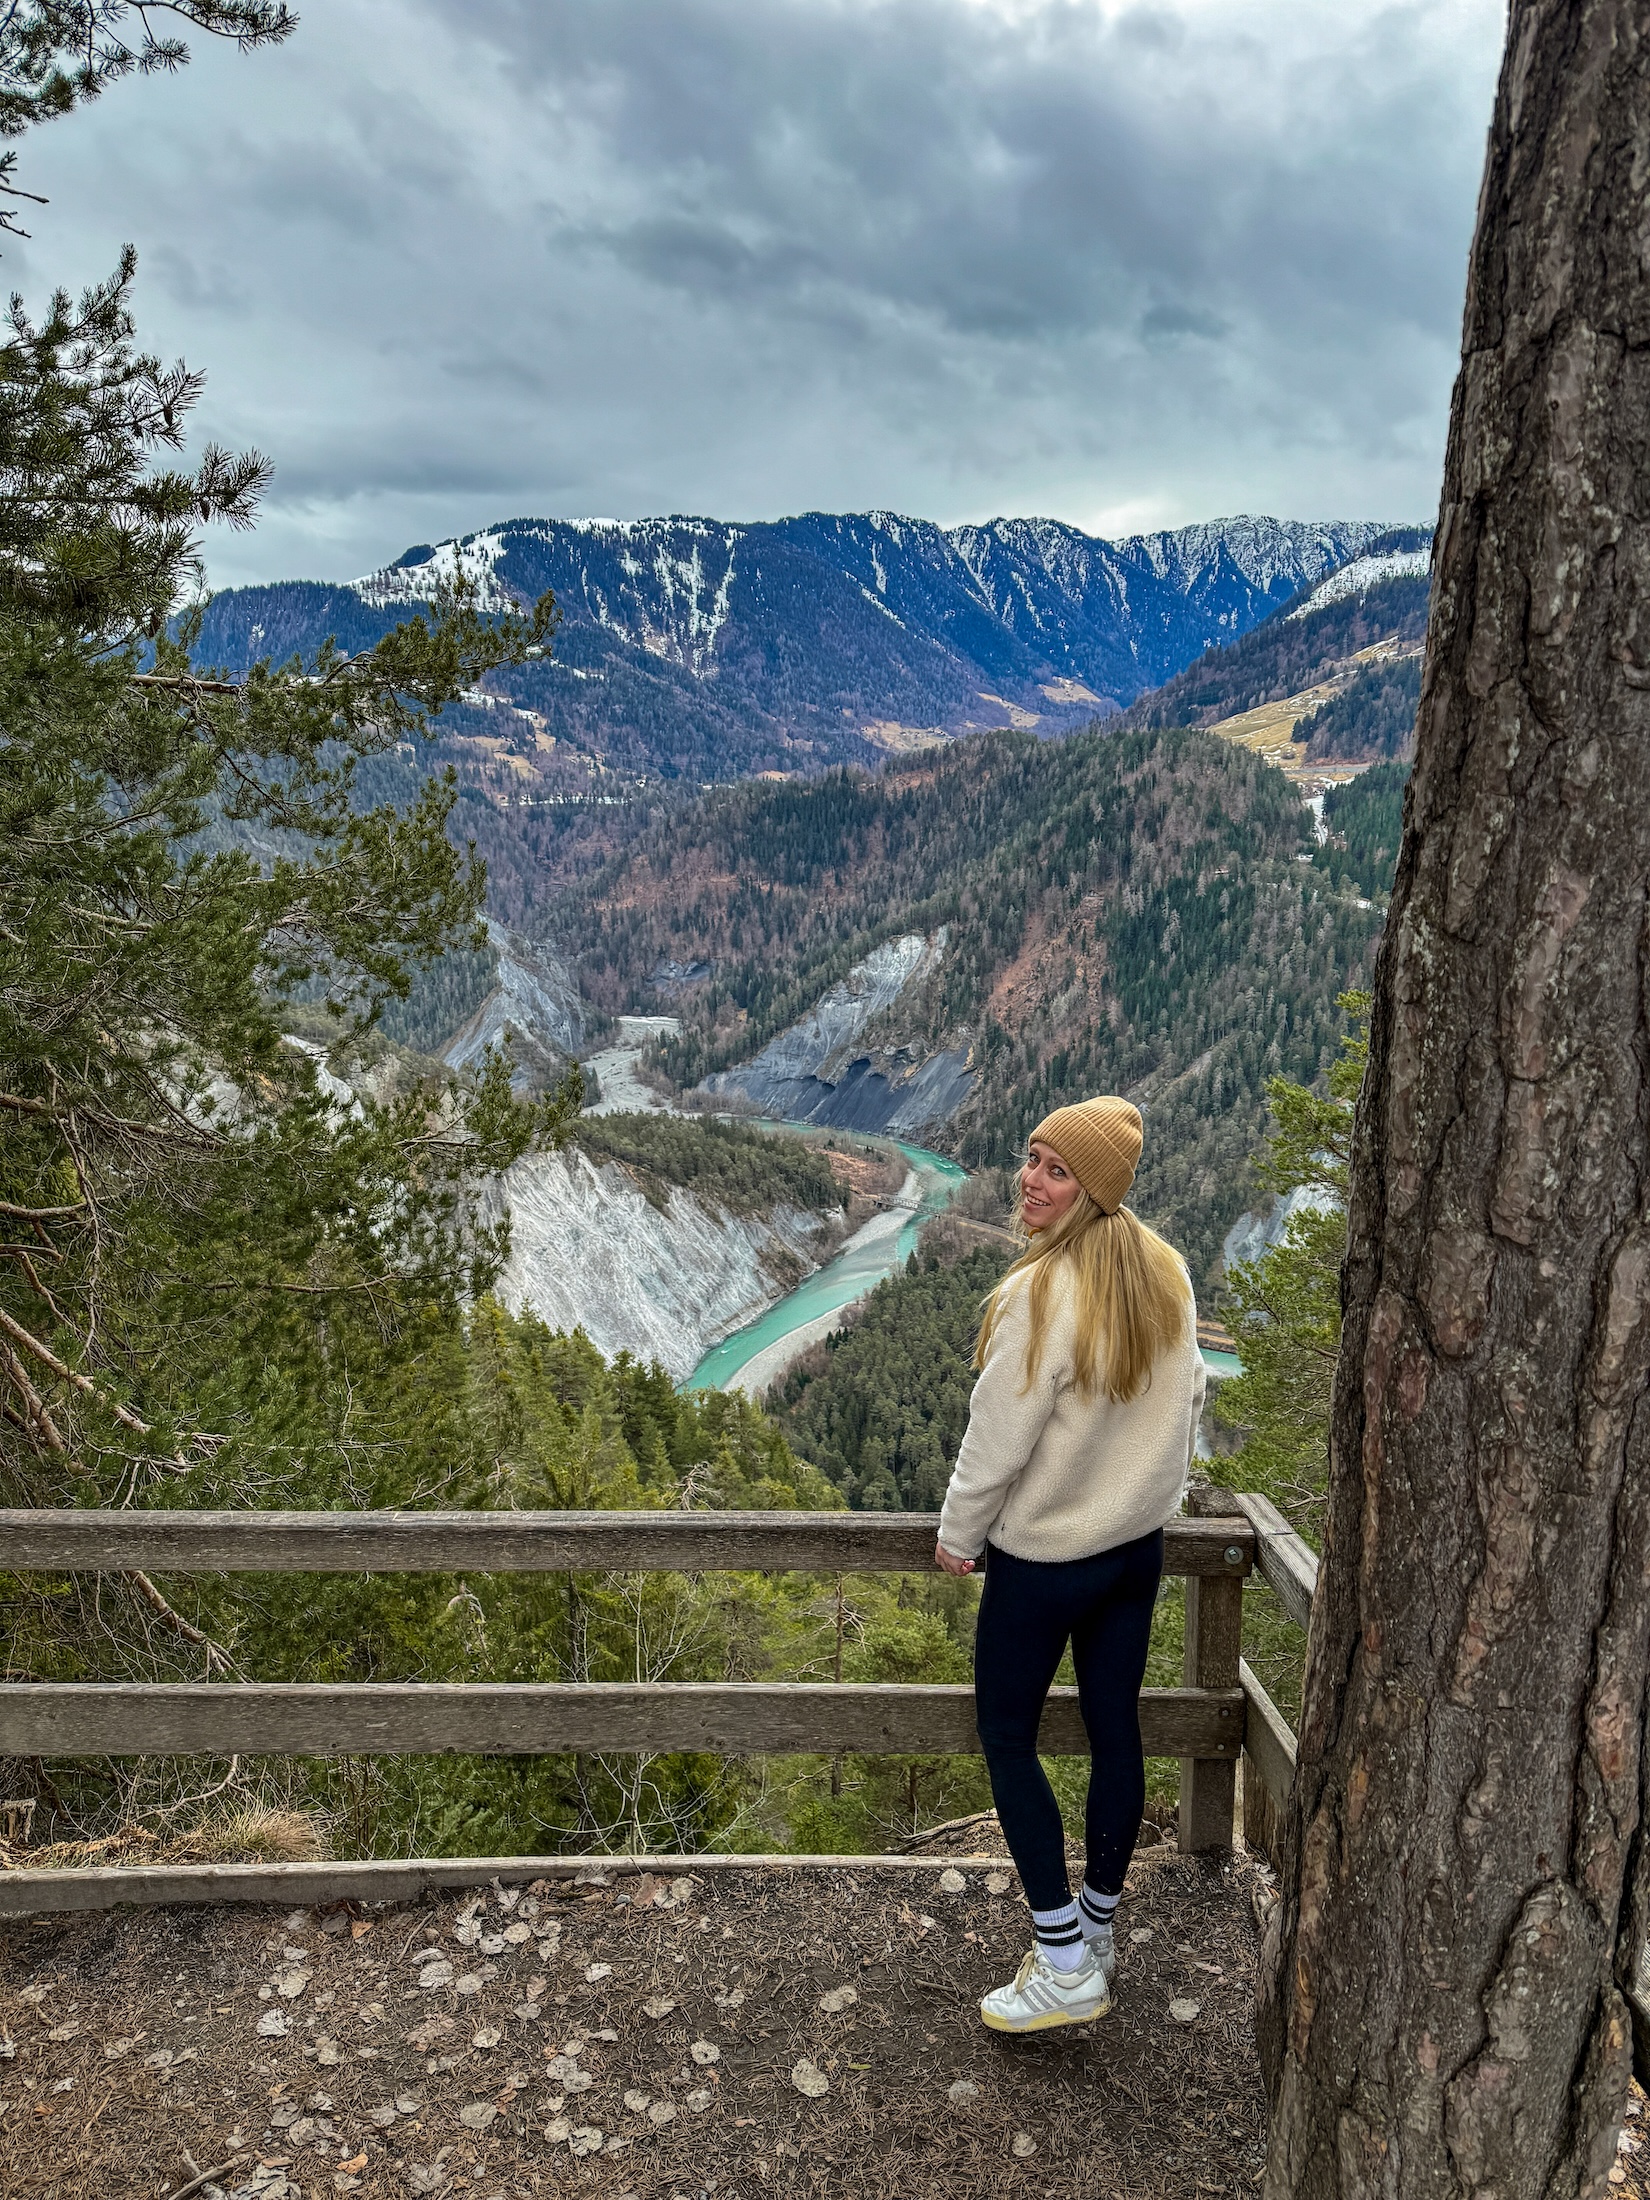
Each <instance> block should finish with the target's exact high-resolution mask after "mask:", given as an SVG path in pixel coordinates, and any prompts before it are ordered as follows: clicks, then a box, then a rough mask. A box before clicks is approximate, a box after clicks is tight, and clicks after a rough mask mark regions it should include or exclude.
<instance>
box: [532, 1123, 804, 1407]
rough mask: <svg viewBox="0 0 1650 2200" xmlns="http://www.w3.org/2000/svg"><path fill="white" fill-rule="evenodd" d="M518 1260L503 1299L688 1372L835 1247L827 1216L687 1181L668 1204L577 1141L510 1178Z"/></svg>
mask: <svg viewBox="0 0 1650 2200" xmlns="http://www.w3.org/2000/svg"><path fill="white" fill-rule="evenodd" d="M504 1196H505V1197H506V1198H507V1200H508V1202H509V1206H510V1214H511V1249H510V1259H509V1262H508V1264H507V1266H506V1268H505V1270H504V1274H503V1275H502V1277H501V1278H500V1280H499V1287H498V1290H499V1297H500V1298H501V1299H502V1300H503V1302H504V1303H505V1305H506V1306H508V1307H509V1308H510V1309H511V1311H512V1312H515V1313H524V1312H525V1313H532V1314H537V1315H538V1316H539V1317H540V1318H541V1319H542V1320H543V1321H546V1322H548V1323H549V1325H550V1327H551V1328H552V1329H582V1330H583V1331H584V1333H585V1335H586V1336H587V1337H588V1338H589V1339H590V1341H591V1343H592V1344H593V1345H595V1347H596V1348H597V1350H598V1351H600V1352H602V1353H604V1354H606V1355H607V1356H608V1357H609V1358H611V1357H612V1355H613V1354H614V1353H616V1352H621V1351H627V1352H633V1353H635V1354H636V1355H637V1356H638V1357H639V1358H641V1359H657V1360H662V1361H663V1363H664V1365H665V1366H666V1367H667V1368H668V1369H669V1370H670V1373H671V1374H672V1376H673V1377H675V1379H676V1380H677V1381H678V1382H680V1381H681V1380H682V1379H683V1378H684V1377H686V1376H688V1375H691V1374H692V1372H693V1370H694V1369H695V1368H696V1367H697V1366H698V1364H699V1362H700V1361H701V1360H702V1359H703V1358H704V1356H705V1354H706V1352H708V1351H709V1349H710V1347H711V1346H712V1345H713V1344H716V1343H718V1342H719V1341H720V1340H721V1339H722V1338H723V1337H725V1336H727V1335H728V1334H729V1333H730V1332H731V1331H732V1330H735V1329H739V1328H741V1327H743V1325H744V1324H745V1323H746V1322H748V1321H753V1320H754V1319H755V1318H756V1316H757V1315H758V1314H760V1313H761V1312H762V1311H763V1310H764V1308H766V1307H769V1306H771V1305H772V1304H773V1302H774V1300H775V1299H777V1298H779V1297H781V1296H782V1295H783V1294H784V1292H785V1291H787V1290H789V1289H790V1288H791V1287H792V1285H793V1284H795V1283H796V1282H798V1281H799V1280H800V1279H801V1277H802V1276H804V1275H807V1274H809V1273H811V1271H812V1270H813V1269H815V1268H817V1267H818V1266H819V1265H820V1263H821V1262H822V1261H823V1260H824V1259H826V1258H827V1257H828V1255H829V1254H830V1253H831V1252H833V1251H834V1250H835V1246H836V1241H837V1234H838V1233H835V1232H833V1231H832V1229H831V1226H830V1223H829V1222H828V1221H827V1220H826V1219H825V1218H824V1217H822V1216H819V1215H809V1214H804V1213H803V1212H802V1211H801V1210H800V1209H799V1208H795V1207H789V1206H781V1207H777V1208H774V1209H772V1210H771V1211H770V1212H768V1213H767V1214H765V1215H733V1214H726V1213H723V1212H722V1211H720V1210H719V1209H715V1208H711V1207H707V1206H704V1205H701V1203H700V1202H699V1201H698V1200H696V1199H695V1198H694V1197H693V1196H692V1194H691V1193H688V1192H685V1191H683V1190H682V1189H681V1188H680V1186H675V1187H672V1189H671V1191H670V1194H669V1198H668V1200H667V1202H666V1204H665V1206H664V1207H663V1208H662V1209H661V1208H658V1207H655V1206H652V1205H650V1204H649V1202H648V1200H647V1199H646V1198H645V1197H644V1196H643V1194H642V1193H641V1191H640V1190H639V1189H638V1187H637V1185H636V1184H635V1182H634V1181H633V1179H632V1178H631V1177H630V1176H629V1175H627V1174H626V1172H625V1171H624V1170H623V1169H622V1168H620V1167H619V1166H618V1164H617V1163H616V1162H608V1163H606V1164H605V1165H604V1166H602V1167H600V1168H598V1167H597V1166H596V1164H595V1163H594V1162H593V1161H592V1160H591V1159H590V1157H589V1155H588V1154H584V1153H581V1152H580V1151H579V1150H578V1149H577V1148H569V1149H567V1150H566V1151H565V1152H562V1153H549V1154H530V1155H528V1156H527V1157H526V1158H525V1159H524V1160H522V1161H518V1162H517V1163H516V1165H515V1167H514V1168H513V1169H511V1170H510V1172H509V1174H508V1175H507V1176H506V1178H505V1180H504Z"/></svg>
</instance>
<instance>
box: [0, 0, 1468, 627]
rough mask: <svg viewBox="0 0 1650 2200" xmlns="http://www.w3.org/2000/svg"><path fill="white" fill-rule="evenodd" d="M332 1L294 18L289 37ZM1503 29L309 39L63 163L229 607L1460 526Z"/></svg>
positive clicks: (1096, 2)
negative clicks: (463, 554) (637, 539)
mask: <svg viewBox="0 0 1650 2200" xmlns="http://www.w3.org/2000/svg"><path fill="white" fill-rule="evenodd" d="M303 4H304V0H300V6H302V5H303ZM1502 20H1503V10H1502V0H1423V4H1421V5H1392V4H1376V0H1160V4H1154V0H1144V4H1132V0H1131V4H1120V0H309V4H308V6H307V9H306V12H305V15H304V20H303V23H302V25H301V27H300V29H299V31H298V33H297V35H296V36H295V37H294V38H293V39H292V41H291V42H290V43H289V44H288V45H287V46H286V47H284V48H282V49H281V50H279V51H277V52H274V53H266V54H255V55H251V56H240V55H237V54H235V53H234V52H233V51H223V50H214V49H213V47H212V44H211V42H210V41H197V47H196V53H195V58H194V61H193V63H192V65H191V66H190V68H189V69H188V70H186V71H185V72H183V73H182V74H181V75H179V76H178V77H177V78H175V79H173V80H170V81H158V82H157V81H149V82H143V83H133V84H127V85H124V86H121V87H118V88H117V89H116V90H115V91H113V92H112V93H110V94H109V95H108V96H107V97H105V98H104V99H103V100H102V101H101V102H99V103H98V104H96V105H95V106H93V107H91V108H88V109H87V110H85V111H84V112H83V113H81V114H79V115H76V116H73V117H71V118H70V119H68V120H67V121H62V122H56V123H52V124H49V125H47V126H46V127H45V128H43V129H42V130H40V131H39V132H37V133H36V134H35V136H34V137H33V138H32V140H30V141H29V142H28V143H27V144H26V145H25V147H24V171H23V175H22V181H23V182H24V183H25V184H26V185H28V186H29V187H31V188H32V189H34V190H37V191H44V192H47V193H49V195H50V199H51V204H50V205H49V206H48V207H45V208H40V209H33V210H31V213H30V227H31V228H32V230H33V232H34V234H33V237H32V239H31V240H30V241H29V242H28V243H27V244H16V243H12V244H8V246H7V248H6V258H7V260H8V262H9V265H8V267H7V268H6V270H5V275H6V278H7V280H8V284H17V285H20V286H21V287H22V288H23V289H24V290H25V292H26V293H30V294H33V295H38V294H39V293H40V292H41V291H42V290H43V289H45V288H46V287H48V286H49V285H50V284H52V283H56V282H69V283H71V284H78V283H80V282H81V281H83V280H85V279H87V278H88V277H90V276H92V275H95V274H97V273H99V272H102V271H105V270H106V269H107V268H108V267H109V265H110V264H111V262H112V260H113V258H114V255H115V253H116V251H117V250H118V248H119V246H120V244H121V243H122V242H123V241H126V240H130V241H131V242H133V243H135V244H136V246H137V247H138V251H139V254H140V262H141V265H140V289H139V315H140V326H141V331H142V334H143V337H144V339H145V341H146V342H147V343H148V344H149V345H150V346H152V347H153V348H155V349H157V350H159V351H161V352H163V353H165V354H166V355H167V356H172V355H174V354H178V353H181V354H183V355H184V356H185V357H186V358H187V359H188V360H189V361H190V363H191V364H192V365H195V366H198V367H201V368H203V369H205V371H206V373H207V376H208V390H207V396H206V399H205V401H204V403H203V405H202V407H201V410H200V413H199V415H198V420H199V424H200V427H201V430H202V432H203V433H211V434H213V435H215V436H217V437H218V438H220V439H221V440H223V441H226V442H229V443H231V444H235V445H244V444H248V443H253V444H256V445H258V446H259V447H260V448H262V449H264V450H266V451H267V452H268V453H269V454H270V455H271V456H272V457H273V459H274V460H275V463H276V467H277V473H276V481H275V486H274V490H273V492H272V494H271V497H270V499H269V502H268V505H267V507H266V514H265V519H264V523H263V525H262V526H261V527H260V528H259V530H258V532H257V533H256V534H255V535H252V536H250V537H247V538H243V539H229V538H219V539H217V540H215V541H214V542H213V544H212V545H211V554H212V571H213V576H214V579H215V580H216V581H218V582H219V583H220V584H223V583H229V582H233V581H238V580H252V579H272V578H276V577H278V576H284V575H304V576H310V577H319V578H335V579H343V578H348V577H349V576H351V575H354V574H358V573H362V572H365V571H368V570H370V569H371V568H373V567H374V566H377V565H379V564H381V563H383V562H384V561H385V560H386V559H388V558H390V557H393V556H395V555H396V554H397V553H398V552H399V551H400V550H401V549H403V548H404V547H405V546H406V545H407V544H409V543H412V542H417V541H431V540H435V539H439V538H440V537H441V536H443V535H447V534H452V533H455V532H460V531H463V530H466V529H469V528H472V527H478V526H482V525H484V524H486V523H487V522H488V521H491V520H496V519H503V518H509V517H514V516H518V515H524V514H535V515H537V514H550V515H557V516H564V517H572V516H580V515H589V514H597V513H600V514H611V515H616V516H624V517H631V516H639V515H643V514H647V513H653V512H672V511H674V512H702V513H709V514H713V515H715V516H718V517H724V518H766V517H773V516H777V515H778V514H781V513H785V512H792V511H798V510H806V509H827V510H845V509H856V508H864V507H867V506H884V507H890V508H893V509H896V510H902V511H907V512H913V513H918V514H921V515H923V516H925V517H929V518H933V519H938V520H942V521H945V522H947V523H950V522H954V521H958V520H963V519H984V518H988V517H991V516H993V515H995V514H998V513H1047V514H1052V515H1054V516H1056V517H1058V518H1062V519H1066V520H1070V521H1073V522H1075V523H1076V524H1077V525H1079V526H1082V527H1087V528H1090V529H1092V530H1093V531H1095V532H1096V533H1101V534H1121V533H1126V532H1129V531H1131V530H1134V529H1136V528H1143V527H1157V526H1174V525H1179V524H1181V523H1183V522H1186V521H1189V520H1194V519H1204V518H1212V517H1215V516H1217V515H1219V514H1223V513H1228V512H1236V511H1250V512H1262V511H1264V512H1274V513H1279V514H1282V515H1286V516H1291V517H1297V518H1320V517H1354V516H1357V517H1364V516H1369V517H1379V518H1387V519H1392V520H1409V519H1429V518H1430V517H1431V516H1432V512H1433V509H1434V507H1435V504H1436V500H1437V482H1438V472H1439V467H1440V463H1441V457H1442V449H1443V435H1444V425H1445V419H1446V413H1447V407H1448V399H1449V387H1450V381H1451V378H1452V375H1453V372H1454V367H1455V359H1456V353H1457V348H1458V343H1459V330H1460V310H1461V292H1462V285H1463V274H1464V265H1465V255H1466V249H1467V244H1468V240H1469V237H1470V233H1471V225H1472V212H1473V201H1474V196H1475V193H1476V190H1477V184H1478V175H1479V168H1480V163H1481V159H1482V153H1483V144H1484V131H1485V127H1486V124H1487V121H1488V117H1489V108H1490V101H1491V98H1492V95H1493V89H1494V76H1495V69H1496V64H1497V59H1498V52H1499V43H1500V36H1501V29H1502Z"/></svg>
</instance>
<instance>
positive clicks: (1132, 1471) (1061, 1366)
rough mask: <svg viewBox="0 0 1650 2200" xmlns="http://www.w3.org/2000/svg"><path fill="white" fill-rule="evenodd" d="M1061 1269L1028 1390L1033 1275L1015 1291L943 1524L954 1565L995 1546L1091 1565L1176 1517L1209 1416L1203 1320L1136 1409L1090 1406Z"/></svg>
mask: <svg viewBox="0 0 1650 2200" xmlns="http://www.w3.org/2000/svg"><path fill="white" fill-rule="evenodd" d="M1069 1273H1070V1272H1069V1270H1068V1269H1067V1267H1066V1264H1065V1262H1064V1261H1057V1264H1056V1267H1055V1272H1054V1276H1053V1278H1052V1279H1051V1282H1052V1288H1051V1291H1050V1294H1049V1307H1048V1334H1047V1336H1046V1337H1045V1339H1044V1344H1043V1355H1042V1360H1041V1363H1040V1365H1039V1366H1038V1369H1037V1378H1036V1380H1035V1382H1033V1383H1032V1384H1031V1385H1030V1387H1029V1388H1026V1387H1025V1364H1026V1348H1027V1346H1028V1344H1029V1343H1030V1341H1031V1320H1030V1284H1031V1278H1030V1277H1029V1275H1020V1276H1017V1277H1016V1278H1015V1279H1014V1281H1013V1283H1011V1284H1010V1285H1009V1288H1008V1292H1007V1295H1006V1298H1005V1301H1004V1303H1003V1305H1002V1307H1001V1309H1000V1311H999V1314H998V1318H997V1326H996V1328H995V1329H994V1330H993V1331H992V1336H991V1343H990V1345H989V1347H988V1348H987V1351H986V1356H985V1365H984V1367H983V1368H982V1369H981V1370H980V1378H979V1381H978V1382H977V1383H976V1384H975V1385H974V1392H973V1396H972V1398H971V1399H970V1401H969V1408H968V1429H967V1433H966V1434H965V1435H964V1437H963V1440H962V1448H961V1450H960V1451H959V1452H958V1453H957V1463H956V1465H955V1466H954V1467H953V1468H952V1470H951V1481H950V1486H949V1487H948V1488H947V1490H946V1493H945V1506H944V1510H943V1511H942V1512H941V1514H940V1541H941V1543H943V1544H944V1546H945V1548H946V1549H947V1550H948V1551H950V1552H952V1553H953V1554H954V1555H955V1556H956V1557H958V1558H975V1557H977V1556H978V1555H979V1552H980V1549H981V1547H982V1545H984V1544H985V1543H987V1542H990V1543H995V1544H996V1545H997V1546H998V1547H999V1548H1000V1549H1002V1550H1005V1551H1007V1552H1009V1553H1010V1554H1011V1555H1012V1556H1013V1557H1015V1558H1034V1559H1045V1560H1046V1559H1066V1558H1089V1557H1092V1556H1093V1555H1094V1553H1095V1552H1097V1551H1109V1550H1112V1549H1113V1548H1115V1546H1116V1545H1117V1544H1119V1543H1129V1542H1132V1541H1133V1540H1134V1538H1135V1537H1136V1536H1140V1535H1149V1534H1150V1533H1151V1531H1152V1530H1153V1529H1154V1528H1160V1527H1162V1525H1163V1523H1164V1521H1165V1520H1167V1519H1168V1518H1169V1517H1170V1515H1171V1514H1172V1513H1174V1512H1177V1511H1178V1510H1179V1507H1180V1500H1181V1498H1182V1496H1183V1495H1184V1493H1185V1488H1186V1475H1187V1469H1188V1467H1189V1466H1190V1464H1191V1458H1192V1447H1193V1444H1194V1443H1195V1441H1196V1437H1197V1424H1198V1417H1199V1415H1200V1414H1201V1413H1202V1411H1203V1392H1204V1385H1205V1379H1206V1378H1205V1374H1204V1368H1203V1355H1202V1354H1201V1353H1200V1352H1199V1351H1198V1348H1197V1309H1196V1307H1195V1305H1194V1303H1193V1301H1192V1296H1191V1292H1190V1290H1188V1291H1187V1294H1186V1329H1185V1334H1184V1335H1183V1336H1182V1338H1181V1339H1180V1342H1179V1343H1178V1344H1177V1345H1176V1346H1174V1347H1173V1349H1172V1350H1170V1351H1168V1352H1166V1353H1164V1354H1163V1356H1162V1357H1161V1358H1160V1359H1159V1360H1158V1362H1157V1364H1156V1366H1155V1367H1154V1368H1153V1369H1152V1375H1151V1381H1150V1383H1149V1384H1148V1386H1147V1388H1146V1389H1145V1390H1143V1391H1142V1392H1141V1394H1140V1395H1139V1397H1137V1398H1131V1399H1130V1400H1129V1401H1128V1402H1127V1403H1126V1404H1123V1405H1119V1404H1118V1403H1116V1402H1115V1401H1114V1400H1112V1399H1110V1398H1108V1397H1107V1396H1106V1395H1105V1393H1104V1392H1103V1391H1100V1390H1096V1391H1095V1393H1094V1394H1093V1396H1092V1397H1088V1398H1085V1397H1084V1396H1083V1395H1082V1393H1081V1392H1080V1391H1079V1390H1078V1389H1077V1386H1076V1382H1075V1380H1074V1377H1073V1345H1074V1341H1075V1328H1076V1321H1075V1313H1076V1309H1075V1305H1074V1293H1073V1290H1072V1286H1071V1283H1070V1281H1069Z"/></svg>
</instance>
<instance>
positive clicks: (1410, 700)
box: [1295, 651, 1421, 763]
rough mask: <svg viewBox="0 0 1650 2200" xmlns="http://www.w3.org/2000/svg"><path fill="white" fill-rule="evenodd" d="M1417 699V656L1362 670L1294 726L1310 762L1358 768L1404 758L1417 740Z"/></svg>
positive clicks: (1419, 661)
mask: <svg viewBox="0 0 1650 2200" xmlns="http://www.w3.org/2000/svg"><path fill="white" fill-rule="evenodd" d="M1420 700H1421V658H1420V653H1419V652H1418V651H1417V652H1416V654H1415V655H1413V656H1410V657H1400V658H1397V659H1395V660H1391V661H1388V662H1386V663H1383V664H1373V665H1366V666H1365V667H1364V669H1363V670H1362V671H1361V672H1359V673H1357V674H1356V675H1355V677H1354V678H1353V680H1352V681H1351V683H1350V685H1349V686H1347V687H1346V688H1344V689H1343V690H1342V692H1341V693H1340V694H1339V695H1336V696H1332V697H1331V698H1330V700H1329V701H1328V702H1327V703H1325V704H1323V705H1322V706H1321V707H1320V708H1319V709H1317V710H1315V711H1313V712H1312V714H1311V715H1310V717H1307V718H1304V719H1302V720H1301V721H1300V723H1299V724H1298V725H1297V726H1296V728H1295V732H1296V735H1297V736H1301V735H1304V736H1305V739H1306V753H1307V756H1308V757H1309V758H1312V759H1314V760H1316V761H1323V760H1324V759H1327V758H1334V759H1336V760H1337V761H1340V762H1347V763H1353V762H1356V763H1361V762H1362V761H1363V760H1364V759H1365V758H1366V757H1390V756H1402V755H1405V754H1407V752H1408V750H1409V748H1410V745H1411V744H1412V742H1413V741H1414V738H1415V712H1416V709H1417V707H1418V706H1419V704H1420Z"/></svg>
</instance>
